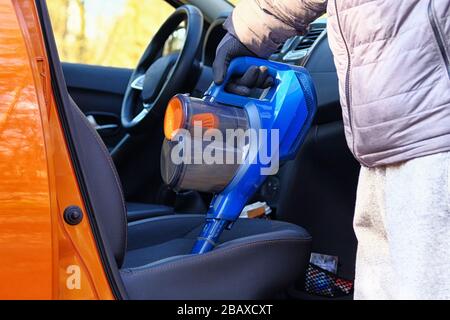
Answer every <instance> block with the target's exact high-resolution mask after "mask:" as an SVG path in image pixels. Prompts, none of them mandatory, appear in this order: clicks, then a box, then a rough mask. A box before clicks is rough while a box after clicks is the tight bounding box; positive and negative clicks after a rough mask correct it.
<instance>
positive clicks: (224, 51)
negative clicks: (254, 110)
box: [213, 33, 274, 96]
mask: <svg viewBox="0 0 450 320" xmlns="http://www.w3.org/2000/svg"><path fill="white" fill-rule="evenodd" d="M244 56H250V57H255V54H254V53H253V52H251V51H250V50H249V49H247V47H245V46H244V45H243V44H242V43H241V42H240V41H239V40H238V39H236V38H235V37H234V36H233V35H231V34H230V33H227V35H226V36H225V37H224V38H223V40H222V41H221V42H220V44H219V46H218V48H217V54H216V60H215V61H214V64H213V73H214V82H215V83H216V84H217V85H221V84H222V83H223V81H224V79H225V77H226V74H227V71H228V67H229V65H230V62H231V61H232V60H233V59H234V58H238V57H244ZM273 82H274V80H273V78H272V77H270V76H269V73H268V70H267V68H266V67H261V68H258V67H256V66H255V67H251V68H250V69H249V70H248V71H247V72H246V73H245V74H244V75H243V76H240V77H236V78H232V79H231V81H230V83H228V85H227V88H226V89H227V91H229V92H231V93H234V94H238V95H242V96H249V95H250V94H251V92H252V90H253V89H255V88H258V89H266V88H269V87H271V86H272V85H273Z"/></svg>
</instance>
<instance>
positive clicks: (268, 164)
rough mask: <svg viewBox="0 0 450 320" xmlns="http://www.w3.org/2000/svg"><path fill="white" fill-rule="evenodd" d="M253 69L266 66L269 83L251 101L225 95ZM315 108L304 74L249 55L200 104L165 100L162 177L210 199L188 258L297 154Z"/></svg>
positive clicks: (210, 245) (207, 245)
mask: <svg viewBox="0 0 450 320" xmlns="http://www.w3.org/2000/svg"><path fill="white" fill-rule="evenodd" d="M252 66H258V67H263V66H264V67H267V68H268V71H269V74H270V76H272V77H273V78H274V79H275V84H274V85H273V86H272V87H271V88H269V89H267V90H260V92H259V93H258V95H257V96H252V97H242V96H237V95H234V94H231V93H229V92H227V91H226V89H225V88H226V85H225V84H226V83H227V82H228V81H230V78H231V77H232V76H235V75H243V74H244V73H245V72H246V71H247V70H248V69H249V68H250V67H252ZM316 109H317V98H316V92H315V88H314V85H313V82H312V79H311V77H310V75H309V73H308V71H307V70H306V69H304V68H301V67H296V66H291V65H286V64H282V63H276V62H270V61H267V60H260V59H257V58H250V57H244V58H238V59H236V60H233V61H232V63H231V64H230V67H229V71H228V75H227V79H226V80H225V82H224V84H223V85H220V86H217V85H213V86H212V87H211V88H210V89H209V90H208V91H207V92H206V93H205V96H204V98H203V99H197V98H192V97H190V96H188V95H177V96H175V97H174V98H173V99H172V100H171V101H170V103H169V105H168V108H167V111H166V117H165V123H164V125H165V126H164V132H165V136H166V140H165V142H164V145H163V151H162V161H161V169H162V176H163V179H164V181H165V182H166V183H167V184H168V185H169V186H170V187H172V188H173V189H174V190H176V191H183V190H196V191H200V192H207V193H213V194H214V195H215V196H214V198H213V200H212V203H211V206H210V209H209V212H208V214H207V216H206V222H205V226H204V228H203V231H202V233H201V234H200V236H199V238H198V240H197V243H196V244H195V246H194V248H193V250H192V253H193V254H204V253H207V252H209V251H211V250H213V249H214V248H215V246H216V244H217V242H218V240H219V238H220V236H221V234H222V233H223V232H224V231H225V230H226V229H230V228H232V227H233V224H234V223H235V222H236V221H237V220H238V219H239V217H240V214H241V212H242V210H243V209H244V207H245V206H246V205H247V202H248V201H249V200H250V198H251V197H252V196H253V195H254V194H255V193H256V192H257V191H258V189H259V188H260V187H261V186H262V185H263V183H264V182H265V180H266V178H267V177H268V176H269V175H272V174H274V173H276V171H277V167H278V164H280V163H283V162H284V161H287V160H291V159H292V158H294V157H295V156H296V154H297V152H298V151H299V148H300V147H301V145H302V144H303V142H304V139H305V138H306V135H307V133H308V131H309V129H310V127H311V124H312V120H313V118H314V116H315V113H316ZM208 157H209V158H211V159H207V158H208Z"/></svg>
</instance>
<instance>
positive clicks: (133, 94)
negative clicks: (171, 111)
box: [121, 5, 203, 133]
mask: <svg viewBox="0 0 450 320" xmlns="http://www.w3.org/2000/svg"><path fill="white" fill-rule="evenodd" d="M183 21H186V39H185V42H184V45H183V49H182V50H181V52H180V53H179V54H171V55H168V56H165V57H161V52H162V51H163V49H164V45H165V43H166V41H167V39H169V37H170V36H171V35H172V34H173V33H174V32H175V31H176V30H177V28H178V26H179V25H180V24H181V23H182V22H183ZM202 33H203V14H202V12H201V11H200V10H199V9H198V8H196V7H194V6H192V5H184V6H181V7H179V8H178V9H177V10H176V11H175V12H174V13H173V14H172V15H171V16H170V17H169V18H168V19H167V21H166V22H165V23H164V24H163V25H162V26H161V28H160V29H159V31H158V32H157V33H156V35H155V36H154V37H153V39H152V41H151V42H150V44H149V45H148V47H147V49H146V50H145V52H144V54H143V56H142V58H141V59H140V61H139V63H138V65H137V67H136V69H135V71H134V72H133V75H132V76H131V78H130V82H129V84H128V87H127V90H126V92H125V97H124V100H123V103H122V115H121V118H122V119H121V120H122V126H123V127H124V128H125V129H127V130H128V131H129V132H131V133H139V132H143V131H145V129H146V128H147V129H148V128H149V126H151V125H152V124H153V122H154V121H155V120H157V119H160V118H161V116H162V115H163V113H164V111H165V109H166V107H167V103H168V102H169V100H170V99H171V98H172V97H173V96H174V95H175V94H177V93H179V92H180V90H181V89H182V88H183V87H185V84H186V82H185V81H186V77H187V75H189V73H190V71H191V70H192V69H193V68H194V65H195V63H194V61H195V60H196V57H197V54H198V53H199V49H200V46H201V40H202ZM140 105H142V110H139V109H141V108H140Z"/></svg>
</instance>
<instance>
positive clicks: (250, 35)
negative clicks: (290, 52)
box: [225, 0, 327, 58]
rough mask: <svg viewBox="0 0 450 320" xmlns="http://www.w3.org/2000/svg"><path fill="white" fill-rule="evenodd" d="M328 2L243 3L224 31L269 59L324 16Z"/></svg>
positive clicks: (263, 0)
mask: <svg viewBox="0 0 450 320" xmlns="http://www.w3.org/2000/svg"><path fill="white" fill-rule="evenodd" d="M326 7H327V0H242V1H241V2H240V3H239V4H238V5H237V6H236V8H235V10H234V12H233V14H232V16H231V17H230V18H229V19H228V20H227V22H226V23H225V28H226V29H227V30H228V32H230V33H231V34H233V35H234V36H235V37H237V38H238V39H239V40H240V41H241V42H242V43H243V44H244V45H245V46H246V47H247V48H249V49H250V50H251V51H253V52H254V53H255V54H256V55H258V56H260V57H263V58H267V57H269V56H270V55H271V54H272V53H273V52H275V50H276V49H277V48H278V47H279V46H280V44H281V43H283V42H284V41H286V40H287V39H289V38H290V37H292V36H295V35H298V34H303V33H305V32H306V30H307V28H308V25H309V24H310V23H311V22H313V21H314V20H315V19H316V18H318V17H320V16H321V15H322V14H323V13H325V11H326Z"/></svg>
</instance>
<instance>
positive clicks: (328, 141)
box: [37, 0, 360, 300]
mask: <svg viewBox="0 0 450 320" xmlns="http://www.w3.org/2000/svg"><path fill="white" fill-rule="evenodd" d="M167 2H168V3H169V4H170V5H172V6H173V7H174V10H175V9H176V10H175V11H174V14H173V15H172V16H171V17H170V18H169V19H168V20H167V21H166V22H165V23H164V24H163V25H162V26H161V27H160V30H159V31H158V33H157V34H156V35H155V36H154V37H153V39H149V42H150V43H149V45H148V47H147V49H146V50H145V52H142V58H141V60H140V62H139V63H138V66H137V67H136V68H135V69H126V68H117V67H105V66H98V65H87V64H79V63H67V62H64V61H63V62H61V61H60V59H59V56H58V49H57V45H56V42H55V39H54V35H53V30H52V24H51V21H50V15H49V13H48V8H47V7H46V5H45V2H44V1H42V2H39V1H37V3H38V7H39V8H38V10H39V13H40V18H41V21H42V27H43V31H44V36H45V40H46V46H47V49H48V54H49V59H50V61H51V65H52V66H51V69H52V76H53V77H52V78H53V84H54V87H55V88H54V91H55V97H56V100H57V104H58V107H59V108H60V109H59V111H60V115H61V121H62V124H63V127H64V129H65V133H66V137H67V141H68V145H69V150H70V152H71V155H72V160H73V162H74V166H75V169H76V171H77V174H78V179H79V183H80V189H81V191H82V193H83V196H84V200H85V202H86V206H87V210H88V212H89V216H90V218H91V221H92V225H93V231H94V234H95V235H96V239H97V242H98V243H99V249H100V252H101V256H102V259H103V262H104V264H105V268H106V271H107V274H108V277H109V280H110V282H111V284H112V287H113V291H114V293H115V295H116V297H117V298H124V299H126V298H130V299H267V298H280V299H306V300H308V299H317V298H318V297H316V296H313V295H311V294H308V293H306V292H305V290H304V289H303V283H304V278H305V272H306V269H307V266H308V263H309V259H310V256H311V253H319V254H324V255H328V256H333V257H337V259H338V262H339V263H338V270H337V274H338V276H339V277H342V278H344V279H348V280H353V279H354V272H355V271H354V270H355V259H356V247H357V240H356V237H355V234H354V231H353V214H354V206H355V200H356V187H357V180H358V175H359V169H360V166H359V164H358V163H357V162H356V160H354V158H353V156H352V155H351V153H350V151H349V150H348V147H347V144H346V140H345V136H344V128H343V123H342V114H341V107H340V103H339V90H338V79H337V74H336V69H335V66H334V60H333V56H332V53H331V50H330V47H329V44H328V40H327V31H326V26H327V20H326V17H322V18H320V19H318V20H317V21H315V22H314V23H313V24H312V25H311V26H310V30H309V32H308V33H307V34H305V35H303V36H297V37H294V38H292V39H289V40H288V41H287V42H286V43H284V44H283V45H281V46H280V48H279V49H278V50H277V51H276V52H275V53H274V55H273V56H272V57H271V58H270V59H271V60H273V61H278V62H283V63H287V64H293V65H297V66H303V67H304V68H306V69H308V71H309V72H310V74H311V76H312V78H313V80H314V84H315V86H316V90H317V96H318V113H317V116H316V118H315V120H314V123H313V126H312V128H311V130H310V132H309V135H308V137H307V139H306V141H305V143H304V146H303V147H302V149H301V151H300V152H299V153H298V155H297V157H296V158H295V159H294V160H292V161H289V162H287V163H285V164H284V165H283V166H282V168H281V169H280V171H279V173H278V174H277V175H275V176H271V177H269V178H268V179H267V181H266V183H265V184H264V185H263V186H262V188H261V189H260V190H259V191H258V193H257V194H256V195H255V197H254V198H253V199H252V203H253V202H258V201H261V202H266V203H267V204H268V205H269V206H270V207H271V209H272V213H271V216H270V218H271V219H270V220H258V219H241V220H242V221H240V222H239V223H237V224H236V225H235V226H234V228H233V229H232V230H230V231H227V233H226V234H224V235H223V237H222V238H221V241H220V244H219V246H218V247H217V248H216V250H214V251H213V252H212V253H209V254H207V255H204V256H191V255H189V250H190V249H191V248H192V245H193V243H194V242H195V240H196V237H197V236H198V234H199V232H200V230H201V228H202V225H203V222H204V217H205V214H206V212H207V210H208V206H209V203H210V201H211V199H212V196H213V195H211V194H203V193H199V192H196V191H188V192H175V191H173V190H171V189H170V188H169V187H168V186H167V185H165V184H164V182H163V180H162V178H161V173H160V167H161V163H160V157H161V147H162V143H163V140H164V133H163V117H164V112H165V108H166V106H167V103H168V101H169V100H170V98H171V97H172V96H174V95H175V94H177V93H188V94H190V95H191V96H193V97H199V98H201V97H202V95H203V93H204V92H205V91H206V90H207V89H208V87H209V86H210V85H211V83H212V81H213V76H212V64H213V61H214V57H215V52H216V49H217V46H218V44H219V42H220V41H221V39H222V37H223V36H224V35H225V30H224V29H223V27H222V24H223V23H224V21H225V19H226V18H227V17H228V16H229V14H230V13H231V11H232V10H233V5H232V4H231V3H229V2H227V1H225V0H214V1H211V0H190V1H188V0H186V1H167ZM180 25H182V27H183V28H184V29H185V40H184V41H185V43H184V46H183V48H182V50H180V51H176V52H170V53H168V54H165V53H164V45H165V42H166V41H167V39H168V38H169V37H170V36H171V35H172V34H173V33H174V32H176V31H177V30H179V28H180ZM351 298H352V297H351V295H349V296H347V297H344V299H351Z"/></svg>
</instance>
